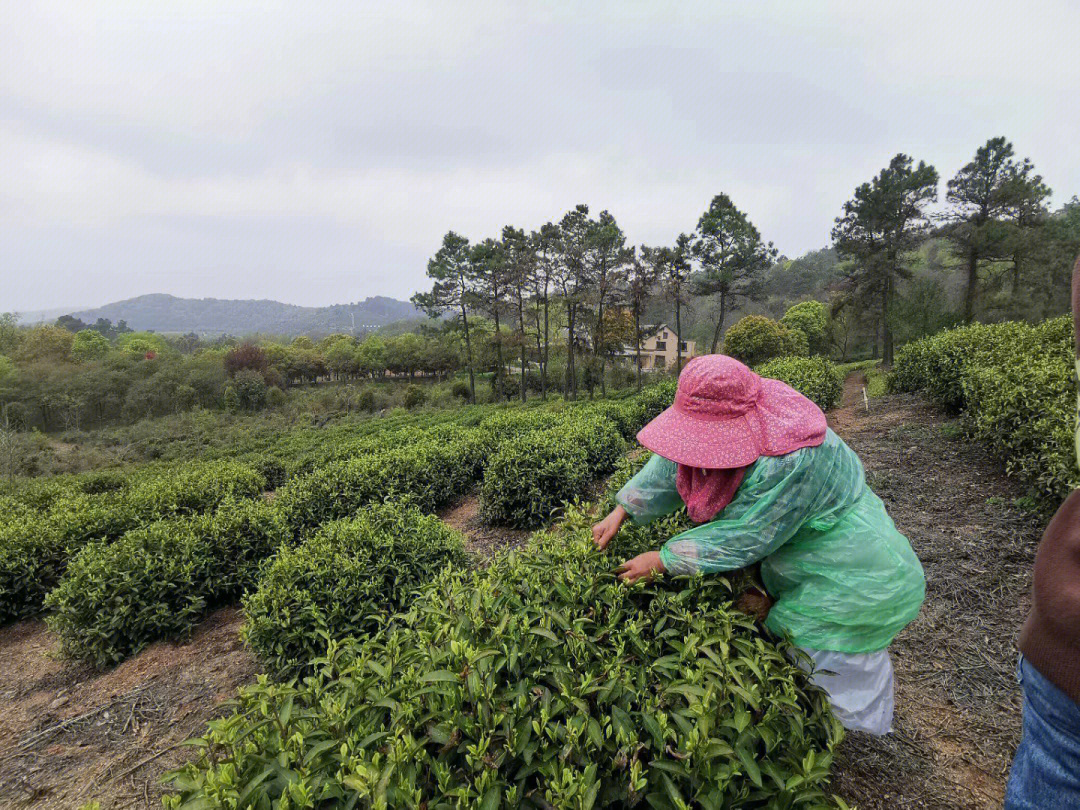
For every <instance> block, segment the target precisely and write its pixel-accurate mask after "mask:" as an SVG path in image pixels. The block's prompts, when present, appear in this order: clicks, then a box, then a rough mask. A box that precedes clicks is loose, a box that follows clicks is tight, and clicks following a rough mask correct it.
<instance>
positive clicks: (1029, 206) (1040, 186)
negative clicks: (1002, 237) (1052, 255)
mask: <svg viewBox="0 0 1080 810" xmlns="http://www.w3.org/2000/svg"><path fill="white" fill-rule="evenodd" d="M1006 183H1007V188H1006V192H1005V196H1006V198H1007V199H1008V200H1009V212H1008V213H1009V220H1010V222H1009V228H1008V236H1007V237H1006V238H1007V240H1008V252H1009V254H1010V258H1011V259H1012V294H1013V296H1014V297H1015V296H1017V295H1019V293H1020V278H1021V276H1022V275H1023V272H1024V265H1025V264H1026V262H1027V261H1028V260H1029V259H1031V258H1033V257H1034V256H1036V255H1037V254H1039V253H1040V252H1042V250H1043V248H1044V247H1045V237H1046V231H1045V229H1044V228H1043V227H1042V226H1043V225H1044V224H1045V223H1046V218H1047V216H1048V215H1049V213H1050V212H1049V210H1048V209H1047V205H1046V203H1047V200H1049V199H1050V194H1051V191H1050V187H1049V186H1047V185H1046V183H1044V182H1043V179H1042V176H1041V175H1039V174H1036V172H1035V166H1034V165H1033V164H1032V162H1031V161H1030V160H1029V159H1028V158H1024V160H1023V161H1021V162H1020V163H1017V164H1016V165H1015V167H1014V169H1013V172H1012V174H1011V176H1010V177H1009V179H1008V180H1007V181H1006Z"/></svg>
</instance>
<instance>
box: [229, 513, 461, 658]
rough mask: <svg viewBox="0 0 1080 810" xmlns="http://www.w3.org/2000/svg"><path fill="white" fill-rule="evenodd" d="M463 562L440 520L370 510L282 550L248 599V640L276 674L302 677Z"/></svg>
mask: <svg viewBox="0 0 1080 810" xmlns="http://www.w3.org/2000/svg"><path fill="white" fill-rule="evenodd" d="M464 562H465V552H464V538H463V537H462V535H461V534H460V533H459V532H457V531H455V530H453V529H451V528H450V527H449V526H447V525H446V524H445V523H443V522H442V521H441V520H439V519H438V518H437V517H435V516H434V515H425V514H423V513H422V512H420V511H419V510H418V509H416V508H415V507H412V506H409V505H407V504H402V503H386V504H377V505H373V506H369V507H367V508H365V509H363V510H361V511H360V512H359V513H358V514H357V515H356V517H354V518H349V519H346V520H339V521H334V522H332V523H328V524H325V525H324V526H322V527H321V528H320V529H319V530H318V532H316V533H315V535H314V536H312V537H311V538H310V539H309V540H307V541H306V542H304V543H302V544H301V545H299V546H296V547H293V548H285V549H282V551H281V553H280V554H278V556H277V557H276V558H275V559H274V561H273V563H271V564H270V565H269V567H268V568H267V569H266V570H265V571H264V573H263V575H262V576H261V577H260V579H259V584H258V589H257V590H255V591H254V592H253V593H251V594H249V595H248V596H247V597H246V598H245V599H244V612H245V614H246V616H247V623H246V625H245V626H244V631H243V632H244V638H245V640H246V641H247V643H248V644H249V645H250V646H251V648H252V649H253V650H254V651H255V652H256V654H258V656H259V657H260V658H261V659H262V661H263V662H264V663H265V664H266V665H267V666H268V667H269V668H270V669H271V670H272V671H275V672H279V673H282V672H287V671H292V672H295V671H298V670H302V669H304V668H306V667H308V666H309V664H310V662H311V661H313V660H315V659H316V658H318V657H320V656H321V655H323V654H324V653H325V652H326V644H327V641H328V640H329V639H337V640H340V639H344V638H346V637H349V636H359V635H363V634H366V633H369V632H372V631H374V630H378V629H379V628H381V627H384V626H385V624H386V620H387V618H388V617H389V616H390V615H391V614H393V613H396V612H398V611H399V610H401V609H402V608H404V607H406V606H407V601H408V598H409V596H410V594H411V593H412V591H413V590H415V589H416V588H417V587H419V586H420V585H424V584H427V583H428V582H431V581H432V580H433V579H435V576H436V574H438V572H439V571H440V570H442V568H444V567H445V566H446V565H447V564H458V565H460V564H463V563H464Z"/></svg>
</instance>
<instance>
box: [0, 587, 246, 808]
mask: <svg viewBox="0 0 1080 810" xmlns="http://www.w3.org/2000/svg"><path fill="white" fill-rule="evenodd" d="M240 624H241V616H240V612H239V611H238V610H237V609H235V608H226V609H224V610H220V611H218V612H217V613H215V614H213V615H212V616H210V618H208V619H207V620H206V621H205V622H203V623H202V625H201V626H200V627H199V629H198V631H197V632H196V633H195V635H194V637H193V638H192V639H191V641H190V643H187V644H168V643H159V644H154V645H152V646H151V647H148V648H147V649H146V650H144V651H143V652H142V653H141V654H139V655H137V656H135V657H134V658H132V659H130V660H128V661H125V662H124V663H123V664H121V665H120V666H118V667H116V668H115V669H112V670H108V671H106V672H102V673H95V672H93V671H92V670H90V669H88V668H87V667H85V666H81V665H77V664H72V663H69V662H65V661H62V660H61V659H59V658H58V656H57V654H56V641H55V638H54V637H53V636H52V635H51V634H50V633H49V632H48V630H47V629H46V627H45V624H44V623H43V622H41V621H37V620H34V621H25V622H20V623H19V624H16V625H13V626H10V627H5V628H3V629H0V704H2V706H3V712H0V807H3V808H23V807H34V808H57V809H58V810H59V809H60V808H63V810H73V808H77V807H79V805H80V804H82V803H83V802H85V801H88V800H89V799H92V798H93V799H98V800H100V801H101V804H102V807H103V808H114V807H115V808H120V807H125V808H148V807H160V806H161V801H160V799H159V797H160V795H161V792H162V791H161V785H160V777H161V774H162V773H164V772H165V771H167V770H169V769H171V768H175V767H177V766H178V765H179V764H180V763H182V762H183V761H185V760H186V759H188V758H189V757H190V752H189V751H188V750H187V749H186V748H184V747H180V746H179V743H182V742H183V741H184V740H186V739H189V738H191V737H193V736H197V735H198V734H201V733H202V732H203V730H204V729H205V728H206V721H207V720H209V719H211V718H212V717H214V716H215V715H216V714H217V713H219V712H220V711H221V704H222V703H223V702H224V701H225V700H227V699H229V698H232V697H234V696H235V694H236V689H237V687H238V686H240V685H241V684H243V683H247V682H249V681H251V680H253V679H254V678H255V675H256V673H257V671H258V668H257V667H256V664H255V660H254V658H253V657H252V655H251V653H250V652H248V650H247V649H246V648H245V647H244V645H243V643H242V642H241V641H240V637H239V634H238V632H239V628H240ZM155 755H158V756H155Z"/></svg>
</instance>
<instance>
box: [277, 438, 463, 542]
mask: <svg viewBox="0 0 1080 810" xmlns="http://www.w3.org/2000/svg"><path fill="white" fill-rule="evenodd" d="M479 452H480V446H479V444H478V442H477V441H476V440H475V439H472V438H470V439H469V440H462V441H458V442H450V443H439V442H436V441H433V440H430V439H428V440H421V441H417V442H414V443H411V444H409V445H407V446H403V447H397V448H394V449H392V450H387V451H385V452H382V453H371V454H367V455H363V456H360V457H357V458H352V459H349V460H347V461H336V462H332V463H330V464H328V465H326V466H325V467H321V468H319V469H316V470H314V471H313V472H311V473H308V474H307V475H303V476H300V477H298V478H296V479H294V480H292V481H290V482H289V483H288V484H286V485H285V486H284V487H282V488H281V489H280V490H278V493H277V496H276V498H275V500H274V502H275V504H276V505H278V507H279V508H280V509H281V512H282V515H284V516H285V519H286V521H287V522H288V524H289V526H290V527H291V528H292V529H293V531H294V532H297V533H298V534H299V533H303V532H305V531H307V530H309V529H312V528H314V527H315V526H318V525H319V524H320V523H325V522H326V521H329V520H336V519H338V518H343V517H349V516H350V515H353V514H355V513H356V511H357V510H358V509H360V508H361V507H363V506H367V505H368V504H371V503H374V502H376V501H382V500H385V499H386V498H388V497H390V496H394V495H397V496H401V495H410V496H412V497H413V499H414V502H415V503H416V505H417V506H419V507H420V508H421V509H423V510H424V511H426V512H436V511H438V509H439V508H440V507H442V506H445V505H446V504H448V503H449V502H450V501H452V500H453V499H454V498H456V497H459V496H460V495H463V494H464V493H465V492H466V491H467V490H468V488H469V486H470V485H471V484H472V482H473V478H474V474H475V472H474V471H475V464H476V457H477V454H478V453H479Z"/></svg>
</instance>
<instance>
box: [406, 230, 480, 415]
mask: <svg viewBox="0 0 1080 810" xmlns="http://www.w3.org/2000/svg"><path fill="white" fill-rule="evenodd" d="M427 275H428V278H430V279H431V280H432V281H434V282H435V283H434V284H433V285H432V288H431V290H430V291H429V292H426V293H417V294H416V295H414V296H413V297H412V298H411V299H410V300H411V301H412V303H413V304H414V305H415V306H416V307H417V308H418V309H422V310H424V311H425V312H427V313H428V315H429V316H431V317H432V318H437V317H439V316H440V315H442V314H443V313H444V312H447V311H449V310H454V311H455V312H456V314H457V316H458V317H459V318H460V319H461V330H462V332H463V333H464V336H465V365H466V367H467V368H468V369H469V400H470V401H471V402H473V403H474V404H475V403H476V373H475V369H474V368H473V351H472V340H471V338H470V335H469V310H470V309H471V308H472V307H473V306H475V304H476V291H475V289H474V286H475V283H476V272H475V267H474V265H473V262H472V257H471V251H470V249H469V240H468V239H466V238H465V237H464V236H459V235H458V234H456V233H454V232H453V231H449V232H448V233H447V234H446V236H444V237H443V243H442V247H440V248H439V250H438V251H437V252H436V253H435V255H434V257H432V258H431V260H430V261H428V267H427Z"/></svg>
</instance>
